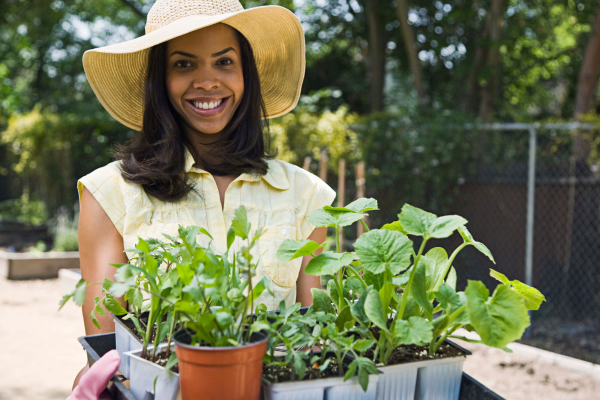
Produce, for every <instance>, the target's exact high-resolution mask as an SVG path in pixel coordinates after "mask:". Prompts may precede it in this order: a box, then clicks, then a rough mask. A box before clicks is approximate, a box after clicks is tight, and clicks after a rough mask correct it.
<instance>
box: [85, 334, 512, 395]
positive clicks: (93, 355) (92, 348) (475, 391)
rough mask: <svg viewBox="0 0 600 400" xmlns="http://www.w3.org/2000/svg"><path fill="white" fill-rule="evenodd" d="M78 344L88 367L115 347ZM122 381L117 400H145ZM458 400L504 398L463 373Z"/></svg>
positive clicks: (94, 339) (110, 341)
mask: <svg viewBox="0 0 600 400" xmlns="http://www.w3.org/2000/svg"><path fill="white" fill-rule="evenodd" d="M79 343H81V345H82V346H83V348H84V349H85V351H86V352H87V355H88V362H89V364H90V365H92V364H93V363H94V361H96V360H98V359H99V358H100V357H102V356H103V355H105V354H106V353H108V352H109V351H110V350H113V349H114V348H115V347H116V344H115V334H114V333H101V334H99V335H89V336H82V337H80V338H79ZM452 344H453V345H455V346H456V347H460V346H458V345H456V344H454V343H452ZM469 354H470V353H469ZM123 380H124V378H123V376H122V375H121V374H116V375H115V376H113V377H112V379H111V381H112V382H113V384H114V385H115V387H116V389H117V390H118V391H119V398H118V399H117V400H122V399H126V400H146V399H135V398H134V397H133V395H132V394H131V392H130V391H129V389H127V387H126V386H125V385H124V384H123V382H122V381H123ZM458 398H459V400H504V398H502V397H500V396H498V395H497V394H496V393H494V392H492V391H491V390H489V389H488V388H486V387H485V386H483V385H482V384H481V383H479V382H478V381H476V380H475V379H473V378H471V377H470V376H469V375H467V374H465V373H463V377H462V382H461V385H460V395H459V397H458Z"/></svg>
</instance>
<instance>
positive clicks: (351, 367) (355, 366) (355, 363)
mask: <svg viewBox="0 0 600 400" xmlns="http://www.w3.org/2000/svg"><path fill="white" fill-rule="evenodd" d="M357 369H358V361H356V360H352V362H351V363H350V365H348V370H347V371H346V373H345V374H344V382H346V381H347V380H348V379H350V378H352V377H353V376H354V375H355V374H356V370H357Z"/></svg>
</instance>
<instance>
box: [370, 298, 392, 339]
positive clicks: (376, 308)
mask: <svg viewBox="0 0 600 400" xmlns="http://www.w3.org/2000/svg"><path fill="white" fill-rule="evenodd" d="M365 314H366V315H367V317H368V318H369V320H370V321H371V322H372V323H373V324H375V325H376V326H377V327H379V328H380V329H381V330H382V331H384V332H389V330H388V327H387V315H386V314H385V313H384V312H383V306H382V304H381V298H380V297H379V293H378V292H377V291H376V290H370V291H369V293H368V294H367V299H366V300H365Z"/></svg>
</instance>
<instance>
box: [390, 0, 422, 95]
mask: <svg viewBox="0 0 600 400" xmlns="http://www.w3.org/2000/svg"><path fill="white" fill-rule="evenodd" d="M396 3H397V4H398V5H397V7H396V13H397V15H398V20H399V21H400V28H401V29H402V40H403V41H404V48H405V49H406V55H407V57H408V63H409V65H410V72H411V73H412V76H413V81H414V83H415V89H417V94H418V95H419V99H420V100H421V102H425V90H424V89H423V78H422V74H421V64H420V62H419V56H418V54H417V49H415V43H416V41H415V32H414V30H413V28H412V26H410V25H409V23H408V4H407V0H396Z"/></svg>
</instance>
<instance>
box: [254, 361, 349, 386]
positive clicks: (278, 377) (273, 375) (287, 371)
mask: <svg viewBox="0 0 600 400" xmlns="http://www.w3.org/2000/svg"><path fill="white" fill-rule="evenodd" d="M326 359H330V360H331V361H330V362H329V365H328V366H327V368H326V369H325V370H323V371H320V370H319V367H320V365H319V364H318V363H314V364H312V365H307V366H306V373H305V374H304V377H303V379H302V380H303V381H310V380H315V379H323V378H331V377H341V376H344V374H342V375H340V368H339V366H338V361H337V358H336V357H335V355H330V356H328V357H327V358H326ZM348 364H349V362H344V365H343V371H344V373H345V372H346V370H347V367H348ZM292 370H293V366H290V365H273V366H270V365H267V364H263V378H264V379H266V380H268V381H269V382H271V383H282V382H290V381H292ZM299 380H300V379H298V377H295V381H299Z"/></svg>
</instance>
